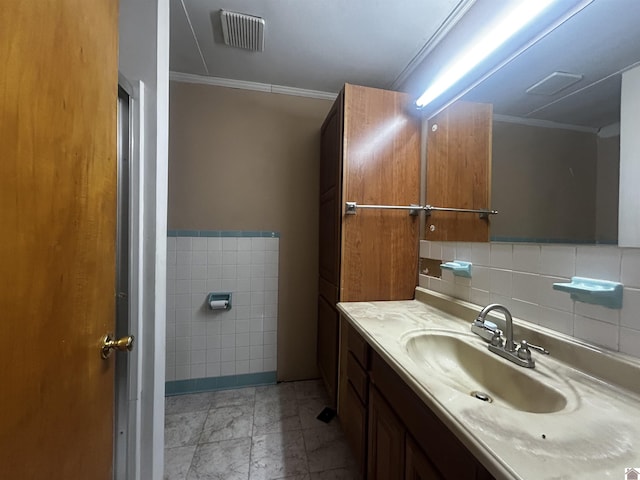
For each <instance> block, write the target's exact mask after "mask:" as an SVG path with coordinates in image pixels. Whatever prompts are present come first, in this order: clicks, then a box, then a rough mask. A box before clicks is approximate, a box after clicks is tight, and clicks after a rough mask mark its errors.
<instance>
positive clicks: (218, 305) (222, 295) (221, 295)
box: [207, 292, 231, 310]
mask: <svg viewBox="0 0 640 480" xmlns="http://www.w3.org/2000/svg"><path fill="white" fill-rule="evenodd" d="M207 306H208V307H209V310H231V292H211V293H209V294H208V295H207Z"/></svg>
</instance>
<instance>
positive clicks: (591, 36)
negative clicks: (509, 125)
mask: <svg viewBox="0 0 640 480" xmlns="http://www.w3.org/2000/svg"><path fill="white" fill-rule="evenodd" d="M639 63H640V1H638V0H594V1H593V2H592V3H590V4H589V5H587V6H586V7H585V8H584V9H583V10H581V11H580V12H579V13H577V14H576V15H574V16H573V17H571V18H570V19H569V20H568V21H566V22H565V23H564V24H563V25H561V26H560V27H558V28H557V29H556V30H554V31H553V32H551V33H550V34H549V35H547V36H546V37H545V38H543V39H542V40H540V41H538V42H537V43H536V44H535V45H533V46H532V47H530V48H529V49H528V50H527V51H525V52H524V53H523V54H521V55H520V56H518V57H517V58H516V59H515V60H513V61H512V62H510V63H509V64H508V65H506V66H504V67H502V68H501V69H500V70H498V71H497V72H496V73H495V74H493V75H492V76H491V77H490V78H489V79H487V80H485V81H484V82H482V83H481V84H480V85H479V86H477V87H475V88H474V89H473V90H472V91H471V92H469V94H467V95H466V96H465V97H464V98H465V99H466V100H471V101H482V102H488V103H493V106H494V113H498V114H502V115H510V116H516V117H524V118H528V119H536V120H544V121H553V122H557V123H563V124H567V125H576V126H582V127H587V128H592V129H595V130H597V129H600V128H602V127H605V126H608V125H611V124H613V123H616V122H619V120H620V80H621V75H620V74H619V73H618V72H620V71H621V70H625V69H626V68H628V67H629V66H632V65H635V64H639ZM554 71H560V72H567V73H574V74H579V75H583V76H584V77H583V79H582V80H581V81H579V82H578V83H576V84H575V85H572V86H570V87H569V88H567V89H565V90H562V91H561V92H558V93H557V94H555V95H552V96H540V95H529V94H526V93H525V91H526V90H527V89H528V88H529V87H531V86H532V85H534V84H535V83H537V82H538V81H540V80H542V79H543V78H545V77H546V76H547V75H549V74H551V73H552V72H554Z"/></svg>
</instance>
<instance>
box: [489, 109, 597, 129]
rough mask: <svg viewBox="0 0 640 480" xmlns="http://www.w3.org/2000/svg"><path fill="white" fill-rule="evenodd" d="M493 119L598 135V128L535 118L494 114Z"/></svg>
mask: <svg viewBox="0 0 640 480" xmlns="http://www.w3.org/2000/svg"><path fill="white" fill-rule="evenodd" d="M493 119H494V120H495V121H496V122H505V123H517V124H519V125H528V126H530V127H542V128H559V129H563V130H573V131H575V132H585V133H598V129H597V128H593V127H584V126H582V125H572V124H570V123H560V122H552V121H551V120H538V119H535V118H522V117H514V116H511V115H500V114H494V115H493Z"/></svg>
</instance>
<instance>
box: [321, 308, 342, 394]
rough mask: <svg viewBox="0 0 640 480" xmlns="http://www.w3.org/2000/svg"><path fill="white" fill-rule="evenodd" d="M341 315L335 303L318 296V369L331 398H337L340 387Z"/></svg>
mask: <svg viewBox="0 0 640 480" xmlns="http://www.w3.org/2000/svg"><path fill="white" fill-rule="evenodd" d="M339 319H340V315H339V314H338V311H337V310H336V308H335V306H334V305H331V304H330V303H329V302H327V301H326V300H325V299H324V297H321V296H320V297H318V339H317V348H318V369H319V370H320V374H321V375H322V378H323V380H324V383H325V386H326V388H327V393H328V394H329V398H335V397H336V394H337V391H336V390H337V388H338V343H337V338H338V322H339Z"/></svg>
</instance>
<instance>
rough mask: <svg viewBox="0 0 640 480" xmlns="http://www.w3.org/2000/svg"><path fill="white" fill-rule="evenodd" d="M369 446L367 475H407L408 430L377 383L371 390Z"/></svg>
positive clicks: (380, 478) (378, 479)
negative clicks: (406, 435)
mask: <svg viewBox="0 0 640 480" xmlns="http://www.w3.org/2000/svg"><path fill="white" fill-rule="evenodd" d="M369 399H370V401H369V440H368V443H369V450H368V452H367V458H368V460H367V478H368V479H369V480H391V479H401V478H403V477H404V461H405V458H404V435H405V430H404V426H403V425H402V423H400V420H398V417H396V415H395V413H394V412H393V410H392V409H391V407H390V406H389V405H388V404H387V402H386V401H385V400H384V398H383V397H382V395H380V393H379V392H378V390H377V389H376V388H375V387H373V386H372V387H371V391H370V392H369Z"/></svg>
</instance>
